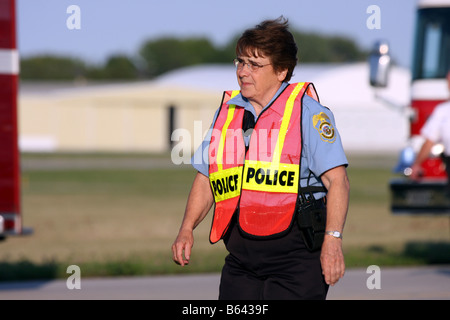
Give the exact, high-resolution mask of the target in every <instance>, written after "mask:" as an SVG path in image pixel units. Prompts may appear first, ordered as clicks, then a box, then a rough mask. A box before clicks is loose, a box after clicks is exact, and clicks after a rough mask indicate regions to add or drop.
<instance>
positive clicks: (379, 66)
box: [369, 41, 391, 87]
mask: <svg viewBox="0 0 450 320" xmlns="http://www.w3.org/2000/svg"><path fill="white" fill-rule="evenodd" d="M390 65H391V57H390V56H389V45H388V43H387V42H386V41H378V42H376V43H375V45H374V47H373V49H372V52H371V53H370V56H369V66H370V85H371V86H373V87H386V86H387V82H388V73H389V68H390Z"/></svg>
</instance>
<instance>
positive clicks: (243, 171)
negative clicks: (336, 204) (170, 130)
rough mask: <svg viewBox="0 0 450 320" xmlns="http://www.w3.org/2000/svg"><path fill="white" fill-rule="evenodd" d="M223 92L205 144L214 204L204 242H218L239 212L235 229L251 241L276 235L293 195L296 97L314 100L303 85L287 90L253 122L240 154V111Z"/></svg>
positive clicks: (288, 218) (286, 221)
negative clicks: (307, 97) (207, 148)
mask: <svg viewBox="0 0 450 320" xmlns="http://www.w3.org/2000/svg"><path fill="white" fill-rule="evenodd" d="M238 93H239V91H226V92H225V93H224V97H223V100H222V105H221V108H220V110H219V112H218V115H217V118H216V121H215V123H214V126H213V130H212V136H211V141H210V145H209V180H210V184H211V188H212V192H213V195H214V200H215V208H214V217H213V222H212V227H211V232H210V242H211V243H215V242H217V241H219V240H220V239H222V237H223V236H224V235H225V233H226V231H227V230H228V227H229V225H230V221H231V218H232V216H233V214H234V212H235V211H236V209H237V208H239V210H238V212H239V214H238V225H239V227H240V228H241V230H242V231H243V232H245V233H246V234H248V235H249V236H252V237H264V238H267V237H272V236H278V235H281V234H283V233H284V232H286V231H287V230H289V227H290V226H291V224H292V221H293V217H294V213H295V209H296V204H297V198H298V190H299V179H300V159H301V146H302V143H301V114H302V113H301V112H302V110H301V109H302V104H301V101H302V97H303V95H304V94H305V93H306V94H308V95H309V96H311V97H312V98H314V99H316V100H318V97H317V94H316V91H315V89H314V86H313V85H312V84H311V83H308V82H301V83H294V84H290V85H288V86H287V87H286V88H285V90H284V91H283V92H282V93H281V94H280V95H279V97H278V98H277V99H275V101H274V102H273V103H272V105H271V106H270V107H268V108H266V109H264V110H263V111H262V112H261V114H260V115H259V117H258V120H257V121H256V124H255V127H254V129H253V132H252V134H251V137H250V142H249V146H248V150H247V151H246V148H245V143H244V137H243V130H242V122H243V118H244V108H243V107H240V106H236V105H228V104H227V102H228V100H230V99H231V98H232V97H234V96H236V95H237V94H238Z"/></svg>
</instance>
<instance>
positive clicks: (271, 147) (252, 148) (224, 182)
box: [172, 17, 349, 300]
mask: <svg viewBox="0 0 450 320" xmlns="http://www.w3.org/2000/svg"><path fill="white" fill-rule="evenodd" d="M236 55H237V58H236V59H235V61H234V62H235V66H236V76H237V81H238V84H239V87H240V92H237V91H226V92H225V93H224V98H223V101H222V105H221V107H220V108H219V109H218V110H217V112H216V114H215V117H214V120H213V125H212V130H210V134H209V135H208V136H207V137H206V139H205V140H204V141H203V143H202V145H201V146H200V148H199V149H198V150H197V152H196V155H194V157H193V158H192V159H193V160H195V161H193V166H194V168H196V169H197V170H198V173H197V175H196V177H195V179H194V182H193V186H192V189H191V192H190V194H189V198H188V201H187V205H186V211H185V214H184V219H183V222H182V225H181V228H180V230H179V233H178V236H177V238H176V240H175V242H174V244H173V245H172V251H173V259H174V261H175V262H176V263H179V264H180V265H182V266H184V265H186V264H188V263H189V259H190V253H191V248H192V245H193V230H194V228H195V227H196V226H197V225H198V224H199V223H200V222H201V221H202V220H203V219H204V218H205V216H206V215H207V213H208V211H209V210H210V208H211V207H212V205H213V204H215V209H214V217H213V224H212V228H211V235H210V241H211V242H212V243H214V242H217V241H219V240H221V239H223V240H224V243H225V246H226V248H227V250H228V252H229V255H228V256H227V257H226V259H225V265H224V267H223V270H222V277H221V284H220V292H219V299H253V300H254V299H325V298H326V294H327V291H328V285H334V284H335V283H336V282H337V281H338V280H339V279H340V278H341V277H342V276H343V274H344V269H345V264H344V258H343V254H342V231H343V228H344V223H345V219H346V214H347V209H348V197H349V183H348V179H347V174H346V166H347V159H346V157H345V154H344V151H343V148H342V144H341V141H340V137H339V134H338V132H337V130H336V128H335V125H334V118H333V115H332V113H331V111H330V110H329V109H328V108H325V107H323V106H322V105H320V104H319V103H318V101H317V100H318V98H317V95H316V94H315V90H314V87H313V85H312V84H310V83H298V84H289V83H288V81H289V80H290V78H291V76H292V73H293V70H294V68H295V65H296V63H297V45H296V43H295V41H294V38H293V36H292V34H291V33H290V32H289V31H288V21H287V20H286V19H284V18H282V17H280V18H279V19H276V20H266V21H263V22H262V23H261V24H259V25H257V26H256V27H255V28H252V29H248V30H246V31H245V32H244V33H243V34H242V36H241V37H240V39H239V40H238V42H237V45H236ZM199 155H200V156H199ZM201 155H208V157H207V159H203V157H202V156H201ZM199 160H201V161H199ZM325 194H326V203H327V206H326V207H327V208H326V228H325V233H322V237H320V236H319V237H317V239H314V237H316V236H317V235H318V234H319V233H317V234H314V233H309V235H312V237H313V238H311V237H310V238H308V234H307V233H306V232H305V230H306V229H302V230H301V227H303V226H302V225H301V223H300V224H299V223H297V221H301V219H300V218H301V217H304V216H306V214H307V211H308V210H309V209H307V208H309V207H308V205H309V204H311V203H312V204H314V207H321V206H323V204H324V203H325V197H324V196H325ZM305 204H306V205H305ZM316 204H317V205H316ZM310 229H311V228H309V229H308V230H310ZM305 241H306V242H305ZM309 241H312V243H313V244H314V241H315V246H316V247H318V248H319V249H318V250H312V249H311V248H309V249H308V245H309V244H310V243H309ZM322 241H323V243H322ZM183 253H184V256H183Z"/></svg>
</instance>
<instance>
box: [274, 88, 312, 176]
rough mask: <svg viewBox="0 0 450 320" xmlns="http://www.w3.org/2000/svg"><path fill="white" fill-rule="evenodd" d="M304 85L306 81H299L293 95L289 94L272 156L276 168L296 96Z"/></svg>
mask: <svg viewBox="0 0 450 320" xmlns="http://www.w3.org/2000/svg"><path fill="white" fill-rule="evenodd" d="M304 85H305V83H304V82H300V83H298V84H297V85H296V86H295V88H294V90H293V91H292V93H291V95H290V96H289V99H288V101H287V102H286V107H285V109H284V114H283V120H282V122H281V126H280V131H279V133H278V139H277V144H276V145H275V150H274V152H273V157H272V163H273V166H274V167H275V168H276V167H277V166H278V164H279V163H280V158H281V151H282V150H283V146H284V140H285V138H286V132H287V128H288V125H289V122H290V121H291V115H292V110H293V109H294V102H295V98H297V95H298V94H299V92H300V90H302V88H303V86H304Z"/></svg>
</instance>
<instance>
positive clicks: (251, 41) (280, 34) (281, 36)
mask: <svg viewBox="0 0 450 320" xmlns="http://www.w3.org/2000/svg"><path fill="white" fill-rule="evenodd" d="M288 26H289V24H288V20H287V19H286V18H284V17H283V16H281V17H279V18H278V19H274V20H264V21H263V22H261V23H260V24H258V25H256V26H255V27H254V28H251V29H247V30H245V31H244V33H243V34H242V36H241V37H240V38H239V39H238V41H237V44H236V55H238V56H239V55H242V54H245V55H248V56H253V57H256V52H259V53H260V54H261V55H263V56H264V57H268V58H269V59H270V61H271V63H272V65H273V68H274V70H275V71H281V70H284V69H287V70H288V72H287V74H286V78H285V79H284V81H289V80H290V79H291V77H292V73H293V72H294V68H295V66H296V64H297V50H298V49H297V44H296V43H295V40H294V36H293V35H292V33H291V32H290V31H289V30H288Z"/></svg>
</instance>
